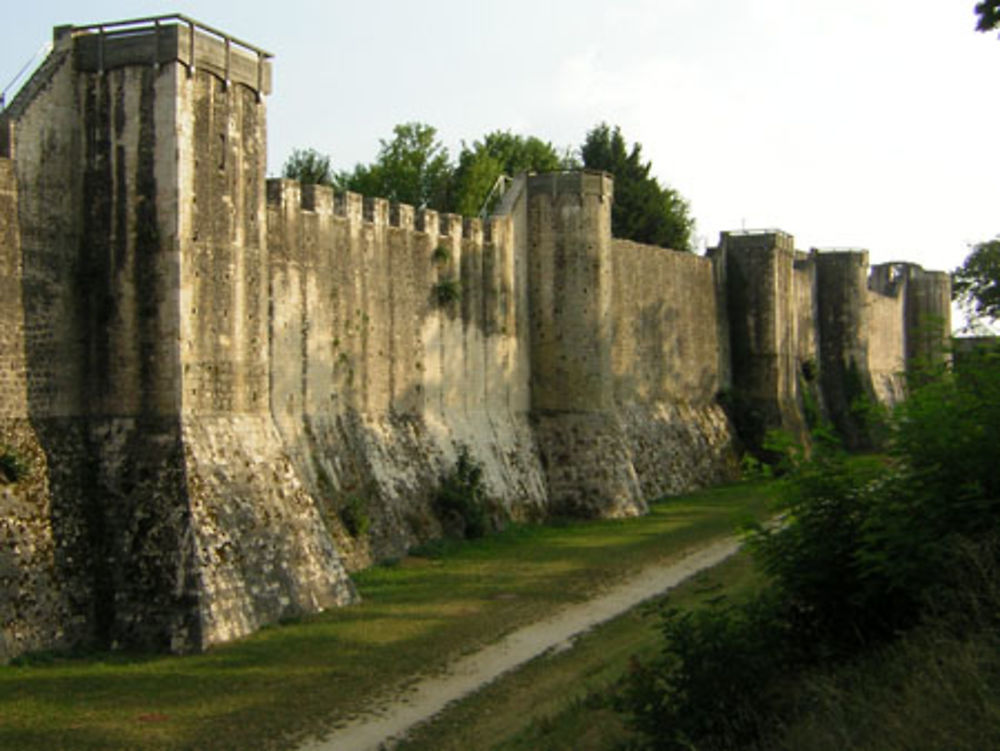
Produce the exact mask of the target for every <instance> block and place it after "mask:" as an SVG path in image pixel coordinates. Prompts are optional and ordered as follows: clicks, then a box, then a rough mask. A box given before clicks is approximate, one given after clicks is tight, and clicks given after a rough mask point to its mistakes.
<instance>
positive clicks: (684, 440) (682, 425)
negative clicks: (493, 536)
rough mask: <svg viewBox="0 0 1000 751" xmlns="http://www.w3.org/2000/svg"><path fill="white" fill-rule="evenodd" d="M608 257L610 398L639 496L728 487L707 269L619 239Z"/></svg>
mask: <svg viewBox="0 0 1000 751" xmlns="http://www.w3.org/2000/svg"><path fill="white" fill-rule="evenodd" d="M611 259H612V279H613V285H612V302H611V321H612V324H611V325H612V334H611V342H612V348H611V364H612V373H613V385H614V397H615V404H616V408H617V410H618V412H619V414H620V416H621V419H622V423H623V425H624V427H625V434H626V436H627V439H628V444H629V448H630V453H631V457H632V463H633V466H634V467H635V471H636V475H637V477H638V480H639V484H640V487H641V489H642V495H643V497H644V498H647V499H651V498H656V497H659V496H662V495H665V494H670V493H679V492H683V491H685V490H690V489H691V488H694V487H703V486H705V485H709V484H712V483H718V482H721V481H724V480H727V479H731V478H732V477H733V466H734V461H733V457H734V449H733V436H732V433H731V428H730V424H729V421H728V420H727V419H726V416H725V414H724V413H723V411H722V408H721V407H720V406H719V403H718V400H717V397H718V394H719V392H720V391H721V390H722V389H723V388H724V386H725V382H724V369H723V367H722V364H723V360H724V354H725V350H724V347H723V342H722V340H721V337H720V331H719V327H718V325H717V321H718V320H719V317H720V304H719V300H718V289H717V285H716V280H715V274H714V268H713V264H712V261H711V260H709V259H708V258H703V257H698V256H694V255H691V254H689V253H678V252H675V251H671V250H664V249H663V248H655V247H651V246H647V245H641V244H639V243H635V242H631V241H628V240H617V239H616V240H614V241H613V242H612V246H611Z"/></svg>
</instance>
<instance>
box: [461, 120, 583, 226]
mask: <svg viewBox="0 0 1000 751" xmlns="http://www.w3.org/2000/svg"><path fill="white" fill-rule="evenodd" d="M571 161H572V158H571V157H569V156H560V154H559V152H557V151H556V149H555V147H553V146H552V144H551V143H548V142H546V141H542V140H541V139H539V138H536V137H535V136H527V137H525V136H519V135H516V134H514V133H511V132H510V131H502V130H496V131H493V132H492V133H488V134H486V136H484V137H483V139H482V140H481V141H475V142H473V144H472V145H471V146H468V145H466V144H463V145H462V153H461V154H460V155H459V158H458V166H457V167H456V169H455V192H454V203H453V205H452V207H451V208H452V210H453V211H455V212H457V213H459V214H463V215H465V216H475V215H476V214H478V213H479V211H480V210H481V209H482V208H483V204H484V202H486V200H487V197H488V196H489V194H490V191H491V190H492V189H493V186H494V185H495V183H496V181H497V178H498V177H500V175H515V174H517V173H518V172H552V171H555V170H559V169H567V168H569V167H570V166H572V165H571Z"/></svg>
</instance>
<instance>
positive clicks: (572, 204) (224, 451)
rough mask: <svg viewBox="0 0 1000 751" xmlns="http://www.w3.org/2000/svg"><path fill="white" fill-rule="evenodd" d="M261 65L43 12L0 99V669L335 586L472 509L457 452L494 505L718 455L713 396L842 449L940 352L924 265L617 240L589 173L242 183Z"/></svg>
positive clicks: (346, 592) (308, 605) (574, 510)
mask: <svg viewBox="0 0 1000 751" xmlns="http://www.w3.org/2000/svg"><path fill="white" fill-rule="evenodd" d="M269 58H270V55H269V54H268V53H266V52H264V51H263V50H260V49H258V48H256V47H254V46H253V45H249V44H247V43H245V42H242V41H240V40H238V39H235V38H234V37H231V36H230V35H227V34H225V33H224V32H220V31H218V30H216V29H212V28H211V27H208V26H205V25H204V24H201V23H199V22H196V21H193V20H191V19H188V18H187V17H184V16H163V17H156V18H148V19H139V20H137V21H129V22H122V23H109V24H97V25H94V26H87V27H59V28H57V29H56V32H55V44H54V48H53V51H52V53H51V55H50V56H49V57H48V59H47V60H46V61H45V62H44V63H43V64H42V66H41V67H40V68H39V70H38V71H37V72H36V73H35V75H34V76H33V77H32V79H31V80H30V81H28V83H27V84H26V85H25V87H24V88H23V89H22V90H21V92H20V93H19V94H18V95H17V96H16V97H15V99H14V100H13V101H12V102H11V103H10V106H9V107H8V108H7V109H6V110H5V111H4V112H3V113H2V114H0V324H2V325H0V397H2V399H0V449H2V450H4V451H6V450H9V449H10V447H13V449H14V450H16V451H17V452H20V453H21V454H23V455H24V456H27V457H29V458H30V459H31V465H32V466H33V467H34V468H35V469H33V470H32V471H31V473H30V474H29V475H28V476H27V477H24V478H17V479H16V480H15V481H14V482H11V481H10V478H9V477H7V476H0V543H3V547H4V549H7V550H16V551H17V552H16V555H15V557H14V558H12V560H14V563H13V564H12V565H13V566H14V567H15V568H16V576H15V575H11V574H10V568H11V567H10V566H8V567H7V569H6V570H4V571H0V659H5V658H7V657H10V656H13V655H16V654H19V653H21V652H23V651H25V650H29V649H36V648H44V647H56V646H65V645H71V644H80V643H93V644H98V645H103V646H107V645H110V644H113V643H117V644H122V645H129V646H135V647H140V648H151V649H169V650H172V651H175V652H183V651H188V650H193V649H202V648H205V647H206V646H208V645H211V644H215V643H219V642H222V641H226V640H228V639H233V638H236V637H239V636H241V635H244V634H247V633H250V632H252V631H253V630H255V629H257V628H259V627H260V626H262V625H264V624H266V623H270V622H274V621H276V620H280V619H282V618H284V617H288V616H294V615H296V614H299V613H304V612H314V611H316V610H319V609H322V608H326V607H334V606H338V605H342V604H345V603H347V602H350V601H352V600H353V599H354V598H355V596H356V594H355V592H354V589H353V587H352V585H351V582H350V579H349V578H348V575H347V569H348V568H357V567H361V566H366V565H369V564H370V563H372V562H373V561H375V560H378V559H379V558H382V557H387V556H393V557H395V556H401V555H404V554H405V553H406V551H407V550H408V549H409V548H410V547H411V546H413V545H414V544H417V543H420V542H423V541H425V540H427V539H429V538H432V537H435V536H438V535H441V534H445V533H451V534H461V533H462V532H463V531H464V530H465V524H466V521H465V520H464V519H463V518H461V515H460V514H457V513H455V512H454V511H448V510H447V509H443V508H442V507H441V506H440V505H439V504H437V503H436V501H435V499H436V496H437V494H438V489H439V488H440V486H441V483H442V480H443V478H444V477H446V476H447V475H448V474H449V473H450V472H452V471H453V470H454V468H455V466H456V461H457V459H458V457H460V456H468V457H469V458H471V459H472V460H473V461H475V462H476V464H477V465H478V466H480V467H481V468H482V478H483V483H484V488H485V491H486V494H487V495H488V497H489V502H488V506H489V508H488V512H489V515H490V517H491V519H492V520H494V521H495V522H496V523H497V524H500V523H503V521H504V520H507V519H516V520H533V519H542V518H545V517H546V516H550V515H554V514H555V515H576V516H587V517H593V516H628V515H634V514H639V513H642V512H644V511H645V510H646V502H647V501H648V500H649V499H651V498H654V497H658V496H662V495H664V494H669V493H677V492H682V491H685V490H689V489H691V488H694V487H698V486H703V485H706V484H710V483H713V482H718V481H721V480H725V479H730V478H732V477H733V476H734V471H735V469H736V466H737V461H736V459H737V451H736V445H735V431H734V428H733V422H732V421H731V420H730V418H729V417H728V416H727V414H726V413H725V411H724V410H723V408H722V406H721V404H722V403H726V404H727V405H728V406H729V407H730V408H731V409H730V414H731V415H734V416H735V417H736V418H737V422H738V423H739V424H738V427H741V428H743V429H744V431H746V430H747V429H748V427H749V430H750V432H752V433H754V434H755V435H754V436H753V438H754V439H755V440H757V441H760V440H761V439H762V438H763V433H764V432H765V431H766V430H768V429H772V428H780V429H784V430H786V431H788V432H790V433H792V434H793V435H796V436H800V437H803V436H804V434H805V431H806V428H807V427H809V425H810V424H811V417H810V415H812V418H815V417H816V416H817V415H819V414H820V413H822V414H825V415H827V416H829V417H831V418H832V419H833V420H834V421H835V422H836V423H837V424H838V426H839V427H840V429H841V431H842V432H843V433H844V434H845V435H846V436H847V437H848V440H849V441H850V442H852V443H853V444H855V445H861V444H863V442H864V439H865V426H864V425H862V424H859V423H858V422H857V419H856V416H857V410H856V409H855V407H856V403H857V402H858V400H859V399H862V400H863V399H874V400H878V401H881V402H884V403H892V402H894V401H897V400H898V399H899V398H902V394H903V385H904V382H903V379H902V377H901V376H900V373H901V372H902V371H903V369H904V367H906V368H909V369H911V370H912V369H913V368H914V367H915V365H916V364H918V363H923V362H926V361H928V360H932V361H940V360H941V358H942V357H943V354H942V352H943V343H944V336H945V333H946V331H947V324H946V322H947V315H948V311H949V301H948V278H947V275H945V274H941V273H938V272H927V271H924V270H922V269H920V268H919V267H916V266H911V265H907V264H890V265H883V266H877V267H875V268H873V269H871V270H869V269H868V260H867V253H866V252H864V251H849V252H817V251H812V252H809V253H801V252H799V251H797V250H796V249H795V246H794V240H793V238H792V237H791V235H788V234H787V233H784V232H781V231H779V230H767V231H762V232H730V233H724V234H723V236H722V240H721V242H720V245H719V248H717V249H715V250H714V251H713V252H712V253H711V254H710V257H709V258H703V257H699V256H695V255H693V254H688V253H675V252H673V251H669V250H665V249H663V248H654V247H650V246H645V245H642V244H639V243H635V242H631V241H627V240H622V239H616V238H613V237H612V236H611V207H612V203H613V201H614V190H613V178H612V177H611V176H610V175H608V174H606V173H603V172H595V171H586V170H585V171H570V172H559V173H554V174H544V175H519V176H517V177H516V178H515V179H514V180H513V182H512V186H511V187H510V189H509V190H508V191H507V193H506V194H505V195H504V196H503V198H502V200H501V202H500V204H499V214H498V215H496V216H493V217H490V218H488V219H467V218H463V217H460V216H458V215H454V214H449V213H443V212H438V211H435V210H432V209H417V208H415V207H413V206H409V205H405V204H398V203H391V202H389V201H387V200H385V199H382V198H378V197H369V196H361V195H358V194H356V193H351V192H338V191H335V190H333V189H332V188H330V187H327V186H320V185H303V184H300V183H299V182H296V181H294V180H288V179H274V180H268V179H266V177H265V176H266V164H265V159H266V152H267V148H266V102H265V100H266V97H267V95H268V94H269V93H270V87H271V68H270V61H269ZM741 420H742V422H741ZM0 472H6V470H0Z"/></svg>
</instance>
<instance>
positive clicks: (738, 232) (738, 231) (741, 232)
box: [726, 228, 788, 237]
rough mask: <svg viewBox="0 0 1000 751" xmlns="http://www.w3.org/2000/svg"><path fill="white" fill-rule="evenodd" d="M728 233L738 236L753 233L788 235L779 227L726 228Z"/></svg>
mask: <svg viewBox="0 0 1000 751" xmlns="http://www.w3.org/2000/svg"><path fill="white" fill-rule="evenodd" d="M726 234H727V235H733V236H736V237H750V236H753V235H787V234H788V233H787V232H785V231H784V230H780V229H777V228H771V229H734V230H726Z"/></svg>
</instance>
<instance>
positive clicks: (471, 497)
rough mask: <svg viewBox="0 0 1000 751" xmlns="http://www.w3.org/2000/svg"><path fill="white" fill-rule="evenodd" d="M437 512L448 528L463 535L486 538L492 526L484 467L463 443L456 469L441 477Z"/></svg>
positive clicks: (436, 502)
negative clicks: (484, 480) (484, 483)
mask: <svg viewBox="0 0 1000 751" xmlns="http://www.w3.org/2000/svg"><path fill="white" fill-rule="evenodd" d="M434 511H435V513H436V514H437V515H438V518H439V519H440V520H441V523H442V525H443V526H444V527H445V529H446V530H452V531H453V532H454V533H456V534H457V536H459V537H468V538H475V537H483V536H484V535H485V534H486V533H487V532H488V531H489V529H490V520H489V509H488V504H487V497H486V488H485V486H484V485H483V468H482V466H481V465H480V464H479V463H478V462H477V461H475V460H474V459H473V458H472V457H471V456H470V455H469V449H468V448H466V447H465V446H463V447H462V448H461V449H460V450H459V452H458V460H457V461H456V462H455V466H454V468H453V469H452V470H451V472H449V473H448V474H447V475H444V476H443V477H442V478H441V485H440V487H439V488H438V491H437V494H436V495H435V497H434Z"/></svg>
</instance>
